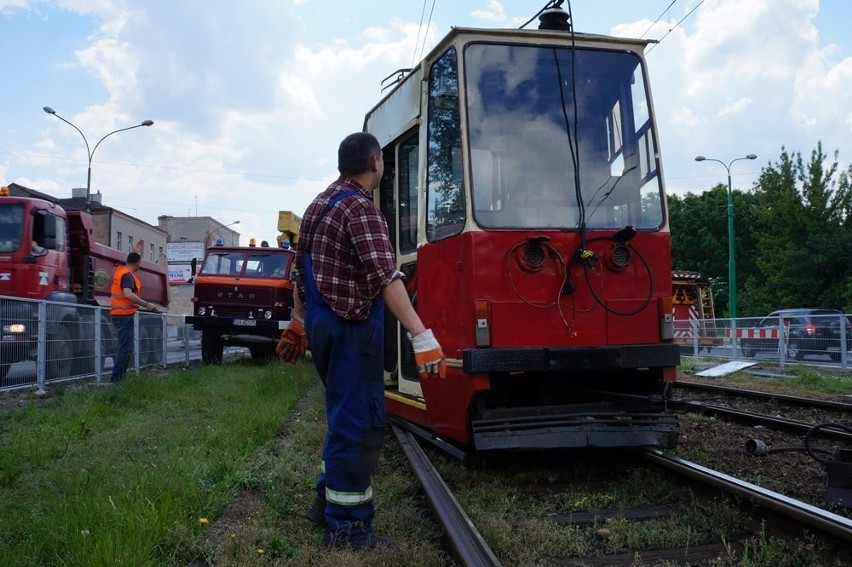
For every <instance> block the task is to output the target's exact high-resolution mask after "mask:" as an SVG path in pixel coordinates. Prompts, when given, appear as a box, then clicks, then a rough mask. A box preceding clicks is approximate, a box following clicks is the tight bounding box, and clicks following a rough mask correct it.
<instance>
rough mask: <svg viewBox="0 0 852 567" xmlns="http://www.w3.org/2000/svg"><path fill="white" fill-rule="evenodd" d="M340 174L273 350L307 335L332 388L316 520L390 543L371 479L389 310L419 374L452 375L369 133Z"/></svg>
mask: <svg viewBox="0 0 852 567" xmlns="http://www.w3.org/2000/svg"><path fill="white" fill-rule="evenodd" d="M337 157H338V171H340V177H339V178H338V179H337V180H336V181H335V182H334V183H332V184H331V185H330V186H329V187H328V188H327V189H326V190H325V191H323V192H322V193H320V194H319V196H317V198H316V199H314V201H313V202H312V203H311V205H310V206H309V207H308V209H307V211H306V212H305V216H304V219H303V220H302V226H301V228H300V231H299V232H300V238H299V241H298V243H297V245H296V264H295V269H294V271H293V281H294V283H295V289H294V293H293V299H294V308H293V317H292V319H291V322H290V325H289V326H288V328H287V330H285V332H284V333H283V334H282V336H281V340H280V341H279V344H278V348H277V349H276V351H277V352H278V355H279V356H280V357H281V358H282V359H284V360H286V361H288V362H292V363H295V362H296V361H297V360H298V359H299V358H300V357H301V356H302V355H303V354H304V352H305V349H306V348H307V345H308V340H310V345H311V354H312V355H313V360H314V365H315V366H316V368H317V372H318V373H319V375H320V379H322V382H323V384H324V385H325V391H326V395H325V401H326V419H327V421H328V430H327V432H326V438H325V445H324V448H323V462H322V469H321V472H320V475H319V477H318V478H317V485H316V488H317V499H316V501H315V502H314V505H313V506H312V507H311V509H310V510H309V511H308V513H307V516H308V518H309V519H310V520H312V521H314V522H317V523H321V524H323V525H324V526H325V533H324V540H325V541H326V542H327V543H329V544H331V545H334V546H342V545H353V546H357V547H375V546H376V545H385V544H387V543H388V540H387V539H386V538H382V537H379V536H376V535H375V534H373V531H372V520H373V514H374V507H373V489H372V484H371V478H370V477H371V476H372V473H373V469H374V468H375V466H376V463H377V462H378V459H379V455H380V453H381V448H382V442H383V440H384V428H385V405H384V375H383V368H382V364H383V360H384V309H385V306H387V307H388V309H389V310H390V312H391V314H393V315H394V316H395V317H396V318H397V319H398V320H399V322H400V323H401V324H402V326H403V327H405V329H406V330H407V331H408V333H409V336H410V337H411V342H412V346H413V347H414V353H415V360H416V362H417V365H418V370H419V374H420V376H421V378H429V377H441V378H443V377H445V375H446V366H445V361H444V355H443V352H442V351H441V347H440V345H439V344H438V342H437V341H436V340H435V337H434V336H433V334H432V331H431V330H428V329H426V327H425V326H424V325H423V322H422V321H421V320H420V317H419V316H418V315H417V312H416V311H414V308H413V307H412V305H411V301H410V300H409V297H408V293H407V292H406V290H405V286H404V284H403V282H402V277H403V274H402V273H401V272H400V271H399V270H397V269H396V258H395V254H394V250H393V247H392V246H391V242H390V239H389V237H388V227H387V223H386V222H385V218H384V217H383V216H382V214H381V212H380V211H379V210H378V208H376V206H375V204H374V203H373V200H372V198H373V191H374V190H375V189H376V187H378V186H379V182H380V181H381V179H382V175H383V173H384V161H383V158H382V149H381V146H380V145H379V142H378V140H376V138H375V137H374V136H372V135H371V134H367V133H363V132H358V133H355V134H351V135H349V136H347V137H346V138H345V139H344V140H343V141H342V142H341V144H340V147H339V149H338V155H337Z"/></svg>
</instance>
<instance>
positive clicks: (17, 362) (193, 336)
mask: <svg viewBox="0 0 852 567" xmlns="http://www.w3.org/2000/svg"><path fill="white" fill-rule="evenodd" d="M133 324H134V343H133V349H132V352H131V356H130V361H129V363H128V370H129V371H135V372H137V373H138V372H140V371H141V370H142V369H143V368H149V367H156V366H161V367H165V366H166V365H168V364H182V365H184V366H188V365H189V363H190V361H192V360H198V359H200V336H199V335H198V333H196V332H195V331H194V330H193V328H192V326H191V325H186V324H185V323H184V322H183V316H182V315H170V314H157V313H147V312H137V313H136V315H134V322H133ZM674 326H675V341H676V342H677V343H678V344H679V345H680V347H681V353H682V354H684V355H692V356H712V357H719V358H730V359H750V358H754V359H756V360H773V361H778V362H779V363H780V364H782V365H784V364H790V363H800V364H826V365H839V366H840V367H842V368H844V369H848V368H849V367H850V365H852V353H850V349H852V316H850V315H813V316H810V317H808V318H806V319H797V318H796V317H792V316H791V317H786V316H779V317H763V318H739V319H704V320H700V319H688V320H675V325H674ZM0 327H2V335H0V389H9V388H17V387H24V386H33V385H37V386H38V387H39V388H41V389H45V386H46V384H48V383H50V382H58V381H63V380H68V379H76V378H82V377H91V376H94V378H95V380H96V381H97V382H98V383H102V382H109V380H110V372H111V370H112V365H113V361H114V358H115V355H116V350H117V336H116V331H115V327H114V326H113V324H112V322H111V319H110V315H109V309H108V308H105V307H94V306H89V305H75V304H68V303H58V302H51V301H36V300H27V299H16V298H7V297H0Z"/></svg>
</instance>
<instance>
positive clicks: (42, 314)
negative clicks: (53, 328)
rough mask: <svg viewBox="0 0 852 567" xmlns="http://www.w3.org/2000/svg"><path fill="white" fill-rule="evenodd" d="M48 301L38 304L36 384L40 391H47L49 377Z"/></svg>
mask: <svg viewBox="0 0 852 567" xmlns="http://www.w3.org/2000/svg"><path fill="white" fill-rule="evenodd" d="M47 325H48V321H47V301H39V302H38V344H37V345H36V348H37V349H38V360H37V362H36V383H37V384H38V389H39V390H45V389H46V388H45V376H47Z"/></svg>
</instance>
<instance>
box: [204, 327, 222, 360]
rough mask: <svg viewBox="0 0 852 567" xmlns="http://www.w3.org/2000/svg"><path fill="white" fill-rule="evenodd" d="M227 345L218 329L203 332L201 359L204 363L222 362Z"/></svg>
mask: <svg viewBox="0 0 852 567" xmlns="http://www.w3.org/2000/svg"><path fill="white" fill-rule="evenodd" d="M224 348H225V345H224V344H223V343H222V337H221V335H219V333H218V332H216V331H202V332H201V360H202V361H203V362H204V364H221V363H222V351H223V349H224Z"/></svg>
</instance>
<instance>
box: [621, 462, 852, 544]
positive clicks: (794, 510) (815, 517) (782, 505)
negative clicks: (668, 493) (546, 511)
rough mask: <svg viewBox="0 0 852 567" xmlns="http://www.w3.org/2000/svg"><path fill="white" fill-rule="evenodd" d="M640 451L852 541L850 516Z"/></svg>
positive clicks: (678, 471)
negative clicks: (846, 516) (845, 516)
mask: <svg viewBox="0 0 852 567" xmlns="http://www.w3.org/2000/svg"><path fill="white" fill-rule="evenodd" d="M638 451H639V453H640V454H642V455H643V456H644V457H645V458H646V459H648V460H649V461H651V462H653V463H655V464H657V465H660V466H662V467H664V468H667V469H669V470H672V471H674V472H676V473H678V474H682V475H685V476H688V477H690V478H694V479H696V480H698V481H700V482H702V483H705V484H708V485H710V486H714V487H716V488H720V489H722V490H724V491H726V492H730V493H732V494H736V495H738V496H741V497H743V498H745V499H747V500H749V501H751V502H754V503H755V504H757V505H759V506H762V507H764V508H766V509H768V510H772V511H773V512H777V513H779V514H782V515H784V516H786V517H789V518H792V519H793V520H796V521H798V522H802V523H804V524H806V525H808V526H811V527H813V528H816V529H819V530H821V531H823V532H825V533H828V534H831V535H834V536H837V537H839V538H842V539H844V540H846V541H851V542H852V520H850V519H849V518H844V517H843V516H839V515H837V514H834V513H832V512H829V511H827V510H823V509H821V508H817V507H816V506H811V505H810V504H807V503H805V502H801V501H799V500H795V499H793V498H790V497H788V496H784V495H783V494H779V493H777V492H773V491H772V490H767V489H766V488H762V487H760V486H757V485H754V484H751V483H750V482H746V481H744V480H740V479H738V478H734V477H732V476H729V475H726V474H724V473H721V472H719V471H714V470H712V469H708V468H706V467H703V466H701V465H699V464H696V463H692V462H690V461H685V460H683V459H679V458H678V457H671V456H668V455H664V454H663V453H662V452H661V451H658V450H657V449H639V450H638Z"/></svg>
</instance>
